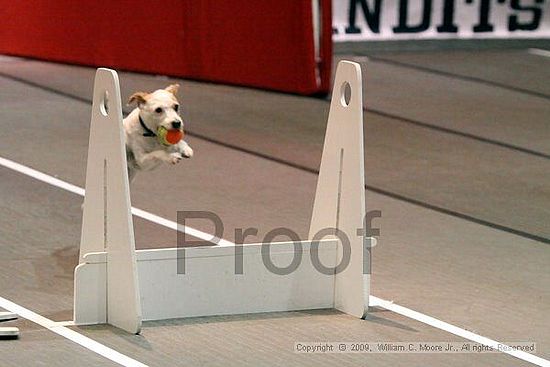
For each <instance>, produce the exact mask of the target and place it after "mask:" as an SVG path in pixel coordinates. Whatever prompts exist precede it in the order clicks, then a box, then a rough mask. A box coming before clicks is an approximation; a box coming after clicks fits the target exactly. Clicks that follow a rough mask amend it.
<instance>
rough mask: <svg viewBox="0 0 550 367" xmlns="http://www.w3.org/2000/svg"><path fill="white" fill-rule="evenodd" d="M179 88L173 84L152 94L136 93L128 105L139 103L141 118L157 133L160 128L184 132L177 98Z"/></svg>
mask: <svg viewBox="0 0 550 367" xmlns="http://www.w3.org/2000/svg"><path fill="white" fill-rule="evenodd" d="M179 87H180V86H179V84H171V85H169V86H167V87H166V88H165V89H158V90H156V91H154V92H152V93H145V92H136V93H134V94H132V95H131V96H130V99H129V100H128V104H131V103H134V102H135V103H137V106H138V107H139V109H140V116H141V118H142V119H143V120H144V122H145V123H146V124H147V127H148V128H149V129H151V130H153V131H157V129H158V128H159V127H160V126H162V127H164V128H166V129H167V130H171V129H179V130H182V131H183V120H182V118H181V117H180V115H179V107H180V104H179V102H178V100H177V98H176V94H177V93H178V90H179Z"/></svg>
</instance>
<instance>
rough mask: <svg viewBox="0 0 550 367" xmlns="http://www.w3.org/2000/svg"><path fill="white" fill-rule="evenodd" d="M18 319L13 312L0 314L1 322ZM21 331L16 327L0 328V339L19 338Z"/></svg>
mask: <svg viewBox="0 0 550 367" xmlns="http://www.w3.org/2000/svg"><path fill="white" fill-rule="evenodd" d="M15 319H17V315H16V314H14V313H12V312H0V322H4V321H10V320H15ZM18 336H19V329H18V328H16V327H0V338H17V337H18Z"/></svg>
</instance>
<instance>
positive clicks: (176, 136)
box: [166, 129, 183, 145]
mask: <svg viewBox="0 0 550 367" xmlns="http://www.w3.org/2000/svg"><path fill="white" fill-rule="evenodd" d="M182 138H183V131H181V130H179V129H172V130H168V132H167V133H166V141H167V142H168V143H170V144H172V145H173V144H177V143H178V142H179V141H180V140H181V139H182Z"/></svg>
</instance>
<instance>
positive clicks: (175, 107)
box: [174, 104, 180, 112]
mask: <svg viewBox="0 0 550 367" xmlns="http://www.w3.org/2000/svg"><path fill="white" fill-rule="evenodd" d="M179 108H180V105H179V104H177V105H174V111H176V112H178V110H179Z"/></svg>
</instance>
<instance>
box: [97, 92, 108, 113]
mask: <svg viewBox="0 0 550 367" xmlns="http://www.w3.org/2000/svg"><path fill="white" fill-rule="evenodd" d="M99 110H100V111H101V114H102V115H103V116H107V115H108V114H109V92H107V91H105V92H104V93H103V97H101V101H100V102H99Z"/></svg>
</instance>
